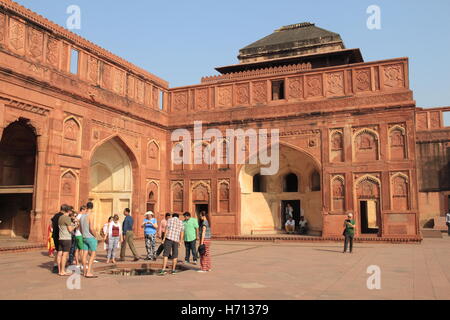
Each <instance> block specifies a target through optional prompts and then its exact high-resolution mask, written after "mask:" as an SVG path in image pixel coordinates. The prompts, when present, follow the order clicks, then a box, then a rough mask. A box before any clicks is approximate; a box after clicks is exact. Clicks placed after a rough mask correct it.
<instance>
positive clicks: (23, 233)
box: [0, 194, 33, 239]
mask: <svg viewBox="0 0 450 320" xmlns="http://www.w3.org/2000/svg"><path fill="white" fill-rule="evenodd" d="M32 205H33V194H1V195H0V221H1V223H0V235H2V236H7V237H23V238H25V239H28V236H29V235H30V224H31V222H30V213H31V209H32Z"/></svg>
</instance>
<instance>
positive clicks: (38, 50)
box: [28, 28, 44, 59]
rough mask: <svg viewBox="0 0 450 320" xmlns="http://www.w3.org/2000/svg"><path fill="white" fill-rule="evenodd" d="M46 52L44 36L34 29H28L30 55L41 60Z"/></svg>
mask: <svg viewBox="0 0 450 320" xmlns="http://www.w3.org/2000/svg"><path fill="white" fill-rule="evenodd" d="M43 50H44V34H43V33H42V32H40V31H37V30H36V29H34V28H28V53H29V56H30V57H31V58H33V59H41V58H42V53H43Z"/></svg>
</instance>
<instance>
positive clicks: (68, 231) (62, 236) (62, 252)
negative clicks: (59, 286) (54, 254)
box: [58, 207, 77, 276]
mask: <svg viewBox="0 0 450 320" xmlns="http://www.w3.org/2000/svg"><path fill="white" fill-rule="evenodd" d="M66 209H67V210H66ZM62 213H63V215H62V216H60V217H59V219H58V227H59V248H58V274H59V275H60V276H69V275H70V274H69V273H66V263H67V257H68V255H69V251H70V247H71V246H72V231H74V230H75V227H76V226H77V225H75V224H73V223H72V219H71V218H70V216H69V213H70V207H69V208H64V210H63V212H62Z"/></svg>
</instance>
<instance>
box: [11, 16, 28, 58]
mask: <svg viewBox="0 0 450 320" xmlns="http://www.w3.org/2000/svg"><path fill="white" fill-rule="evenodd" d="M9 43H10V44H11V46H12V48H13V49H15V50H16V51H22V50H23V49H24V47H25V25H24V24H23V23H22V22H19V21H17V20H16V19H10V20H9Z"/></svg>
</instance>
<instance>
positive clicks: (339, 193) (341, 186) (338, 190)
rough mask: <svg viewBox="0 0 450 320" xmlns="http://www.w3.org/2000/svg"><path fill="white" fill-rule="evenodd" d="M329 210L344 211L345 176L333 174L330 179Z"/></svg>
mask: <svg viewBox="0 0 450 320" xmlns="http://www.w3.org/2000/svg"><path fill="white" fill-rule="evenodd" d="M330 190H331V210H332V211H334V212H345V198H346V192H345V177H344V176H343V175H340V174H339V175H335V176H333V177H332V178H331V180H330Z"/></svg>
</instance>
